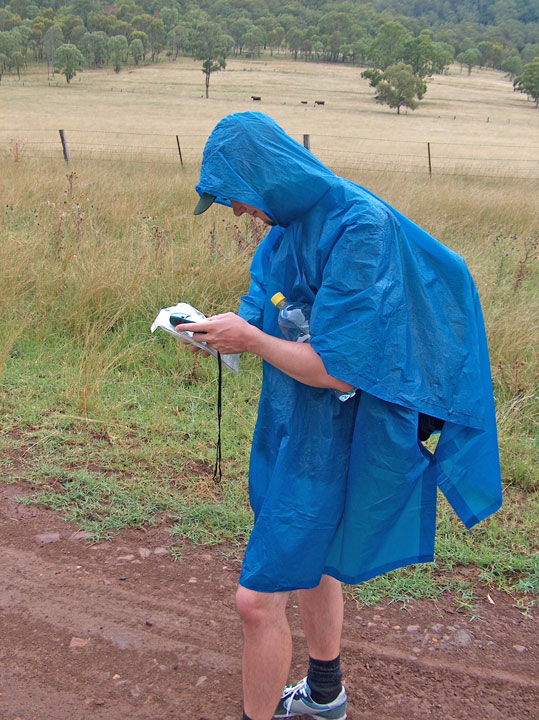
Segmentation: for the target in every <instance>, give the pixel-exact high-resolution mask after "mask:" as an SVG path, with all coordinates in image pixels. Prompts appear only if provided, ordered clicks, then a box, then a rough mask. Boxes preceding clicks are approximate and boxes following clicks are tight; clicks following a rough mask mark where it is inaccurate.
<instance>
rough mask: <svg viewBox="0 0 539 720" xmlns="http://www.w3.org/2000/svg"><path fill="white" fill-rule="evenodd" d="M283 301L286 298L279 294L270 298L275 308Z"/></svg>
mask: <svg viewBox="0 0 539 720" xmlns="http://www.w3.org/2000/svg"><path fill="white" fill-rule="evenodd" d="M283 300H286V298H285V296H284V295H283V294H282V293H280V292H278V293H275V295H274V296H273V297H272V298H271V302H272V303H273V304H274V305H275V307H278V306H279V303H281V302H282V301H283Z"/></svg>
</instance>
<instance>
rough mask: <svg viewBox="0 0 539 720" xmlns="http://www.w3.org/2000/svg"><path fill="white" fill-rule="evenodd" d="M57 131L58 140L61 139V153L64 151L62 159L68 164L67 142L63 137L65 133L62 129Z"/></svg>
mask: <svg viewBox="0 0 539 720" xmlns="http://www.w3.org/2000/svg"><path fill="white" fill-rule="evenodd" d="M58 132H59V133H60V140H61V141H62V151H63V153H64V160H65V161H66V163H67V164H68V165H69V151H68V149H67V142H66V138H65V133H64V131H63V130H58Z"/></svg>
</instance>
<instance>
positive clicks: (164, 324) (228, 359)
mask: <svg viewBox="0 0 539 720" xmlns="http://www.w3.org/2000/svg"><path fill="white" fill-rule="evenodd" d="M175 313H176V314H181V315H184V316H185V317H186V318H188V319H189V320H193V321H194V322H200V321H201V320H205V319H206V316H205V315H204V314H203V313H201V312H200V310H197V309H196V308H194V307H193V306H192V305H189V304H188V303H178V304H177V305H173V306H172V307H168V308H163V309H162V310H160V311H159V314H158V315H157V317H156V318H155V320H154V321H153V323H152V327H151V331H152V333H153V332H155V331H156V330H157V328H161V329H162V330H164V331H165V332H167V333H170V335H174V337H175V338H176V339H178V340H180V339H181V340H185V341H187V342H188V343H191V345H196V346H197V347H199V348H201V349H202V350H206V352H209V353H210V355H213V357H214V358H217V350H216V349H215V348H213V347H212V346H211V345H208V343H205V342H202V343H199V342H196V341H195V340H193V333H192V332H189V331H185V332H179V331H177V330H176V328H175V327H174V325H171V323H170V316H171V315H174V314H175ZM221 360H222V361H223V365H225V366H226V367H227V368H228V369H229V370H232V372H233V373H236V375H237V374H238V373H239V371H240V356H239V355H238V354H234V355H223V354H221Z"/></svg>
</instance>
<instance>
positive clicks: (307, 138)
mask: <svg viewBox="0 0 539 720" xmlns="http://www.w3.org/2000/svg"><path fill="white" fill-rule="evenodd" d="M303 147H304V148H307V150H310V149H311V136H310V135H304V136H303Z"/></svg>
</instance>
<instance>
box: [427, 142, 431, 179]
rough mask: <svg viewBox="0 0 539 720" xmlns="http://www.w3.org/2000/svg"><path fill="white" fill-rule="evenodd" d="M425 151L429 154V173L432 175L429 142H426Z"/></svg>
mask: <svg viewBox="0 0 539 720" xmlns="http://www.w3.org/2000/svg"><path fill="white" fill-rule="evenodd" d="M427 152H428V154H429V175H432V163H431V160H430V142H428V143H427Z"/></svg>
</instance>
